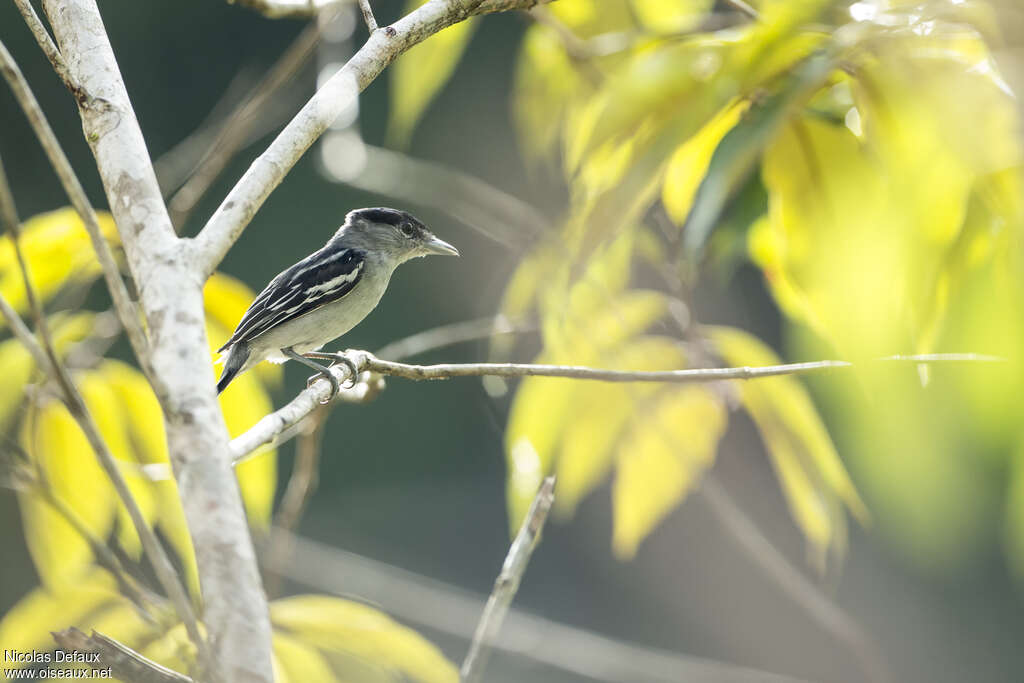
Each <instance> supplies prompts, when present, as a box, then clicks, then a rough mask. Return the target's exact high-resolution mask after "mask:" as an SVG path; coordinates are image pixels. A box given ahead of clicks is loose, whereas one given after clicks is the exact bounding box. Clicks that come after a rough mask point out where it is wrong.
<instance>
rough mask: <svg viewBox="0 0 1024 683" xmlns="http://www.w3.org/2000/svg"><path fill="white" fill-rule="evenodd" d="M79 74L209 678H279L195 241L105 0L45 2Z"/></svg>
mask: <svg viewBox="0 0 1024 683" xmlns="http://www.w3.org/2000/svg"><path fill="white" fill-rule="evenodd" d="M43 6H44V9H45V10H46V13H47V16H48V17H49V20H50V25H51V27H52V28H53V33H54V37H55V39H56V42H57V45H58V47H59V48H60V51H61V54H62V55H63V56H64V59H65V60H66V62H67V65H68V69H69V71H70V73H71V77H72V79H73V80H74V81H75V82H76V83H77V84H78V85H79V86H80V95H81V96H80V97H78V98H77V102H78V107H79V114H80V115H81V118H82V126H83V130H84V132H85V136H86V139H87V140H88V142H89V145H90V147H91V149H92V152H93V155H94V156H95V158H96V163H97V168H98V170H99V173H100V178H101V180H102V181H103V187H104V190H105V192H106V196H107V202H108V204H109V206H110V209H111V211H112V212H113V214H114V217H115V219H116V222H117V227H118V230H119V232H120V235H121V241H122V243H123V245H124V249H125V255H126V257H127V261H128V266H129V269H130V270H131V272H132V274H133V276H134V277H135V279H136V281H137V282H139V283H140V284H141V285H142V286H140V287H139V292H140V303H141V305H142V309H143V312H144V313H145V316H146V323H147V325H148V329H149V331H150V339H151V340H152V344H151V346H150V354H149V356H150V358H149V360H150V363H151V365H152V369H153V374H152V376H151V383H152V384H153V388H154V390H155V392H156V395H157V397H158V399H159V400H160V404H161V407H162V409H163V412H164V418H165V425H166V431H167V442H168V451H169V453H170V457H171V464H172V466H173V470H174V476H175V479H176V480H177V484H178V490H179V493H180V496H181V500H182V505H183V507H184V510H185V518H186V521H187V522H188V527H189V532H190V534H191V536H192V541H193V546H194V547H195V551H196V562H197V565H198V569H199V579H200V585H201V587H202V598H203V606H204V612H203V623H204V625H205V626H206V628H207V632H208V633H209V637H210V650H211V653H210V655H211V656H210V657H208V658H205V661H203V662H202V667H203V678H204V680H210V681H225V680H246V681H253V682H255V683H260V682H266V683H269V682H270V681H271V680H272V678H273V666H272V662H271V642H270V636H271V630H270V620H269V615H268V611H267V603H266V596H265V595H264V593H263V589H262V586H261V584H260V576H259V571H258V568H257V566H256V557H255V550H254V548H253V545H252V538H251V537H250V535H249V529H248V525H247V523H246V519H245V511H244V508H243V506H242V500H241V496H240V494H239V490H238V483H237V481H236V479H235V476H234V472H233V471H232V469H231V466H230V462H229V460H228V457H227V454H228V433H227V428H226V426H225V424H224V416H223V415H222V413H221V411H220V406H219V404H218V402H217V397H216V394H215V393H214V377H213V367H212V365H211V363H210V355H209V344H208V340H207V338H206V331H205V326H204V317H205V316H204V306H203V294H202V284H203V281H204V279H202V278H200V277H198V276H197V273H196V270H197V268H196V265H195V260H194V252H193V250H192V249H191V246H192V243H191V240H180V239H179V238H178V237H177V236H176V235H175V234H174V228H173V226H172V224H171V221H170V218H169V217H168V214H167V209H166V207H165V205H164V202H163V197H162V194H161V192H160V187H159V186H158V184H157V181H156V175H155V173H154V172H153V167H152V164H151V162H150V159H149V154H148V152H147V150H146V144H145V140H144V138H143V135H142V131H141V130H140V129H139V124H138V120H137V119H136V117H135V112H134V110H133V109H132V106H131V103H130V100H129V97H128V93H127V91H126V89H125V86H124V81H123V79H122V78H121V74H120V70H119V68H118V65H117V60H116V58H115V57H114V53H113V50H112V48H111V46H110V42H109V39H108V37H107V34H106V30H105V29H104V26H103V21H102V19H101V18H100V14H99V10H98V8H97V7H96V2H95V0H44V3H43Z"/></svg>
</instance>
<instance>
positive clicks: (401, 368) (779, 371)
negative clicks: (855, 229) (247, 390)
mask: <svg viewBox="0 0 1024 683" xmlns="http://www.w3.org/2000/svg"><path fill="white" fill-rule="evenodd" d="M347 354H348V355H349V357H352V356H353V355H355V356H356V357H357V360H356V366H357V367H358V368H359V369H360V371H369V372H375V373H378V374H381V375H390V376H392V377H401V378H403V379H411V380H414V381H419V380H439V379H452V378H454V377H482V376H485V375H489V376H493V377H565V378H568V379H585V380H593V381H598V382H668V383H690V382H715V381H721V380H729V379H755V378H758V377H773V376H775V375H803V374H808V373H812V372H821V371H824V370H835V369H837V368H848V367H852V364H851V363H848V362H846V361H840V360H820V361H812V362H808V363H788V364H785V365H771V366H766V367H737V368H698V369H689V370H661V371H639V372H637V371H631V370H604V369H601V368H591V367H586V366H581V365H536V364H531V363H445V364H440V365H407V364H405V363H395V362H393V361H386V360H380V359H379V358H376V357H374V356H373V355H371V354H369V353H367V352H365V351H361V352H347Z"/></svg>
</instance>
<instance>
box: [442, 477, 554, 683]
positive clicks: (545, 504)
mask: <svg viewBox="0 0 1024 683" xmlns="http://www.w3.org/2000/svg"><path fill="white" fill-rule="evenodd" d="M554 502H555V477H554V476H549V477H545V479H544V481H543V482H541V485H540V489H538V491H537V495H535V496H534V497H533V502H532V503H530V509H529V510H528V511H527V513H526V517H525V518H524V519H523V523H522V526H520V527H519V533H517V534H516V537H515V540H513V541H512V546H511V547H510V548H509V550H508V555H507V556H506V557H505V563H504V564H503V565H502V567H501V572H500V573H499V574H498V578H497V579H496V580H495V581H494V589H493V590H492V591H491V595H490V597H489V598H487V605H486V606H484V611H483V615H481V617H480V622H479V623H478V624H477V626H476V631H475V632H474V633H473V640H472V642H471V643H470V644H469V652H468V653H467V654H466V659H465V660H463V662H462V669H461V671H460V672H459V677H460V679H461V680H462V683H477V682H478V681H479V680H480V677H481V676H483V672H484V669H485V668H486V667H487V659H488V657H489V656H490V653H491V646H492V644H493V643H494V641H495V640H497V638H498V632H499V631H501V626H502V624H503V623H505V617H506V616H508V611H509V608H510V607H511V606H512V600H513V599H514V598H515V596H516V593H517V592H518V591H519V584H520V582H521V581H522V579H523V574H524V573H526V566H527V565H528V564H529V563H530V557H531V556H532V555H533V550H534V548H536V547H537V543H538V541H540V533H541V530H542V529H543V528H544V523H545V522H546V521H547V519H548V512H550V511H551V506H552V504H554Z"/></svg>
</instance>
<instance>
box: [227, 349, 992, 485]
mask: <svg viewBox="0 0 1024 683" xmlns="http://www.w3.org/2000/svg"><path fill="white" fill-rule="evenodd" d="M346 355H347V356H348V357H349V359H350V360H352V361H353V362H355V364H356V367H357V368H359V372H360V380H361V381H360V382H358V383H357V384H356V386H354V387H352V388H350V389H344V388H343V389H342V390H341V391H340V392H339V393H338V396H337V398H338V399H339V400H342V401H346V402H350V403H359V402H362V401H364V400H367V399H368V398H369V397H373V396H376V395H377V393H378V392H379V390H380V388H381V387H380V385H379V383H377V382H375V383H374V384H372V385H370V386H367V385H366V378H367V376H369V377H371V378H372V377H373V375H375V374H377V375H390V376H392V377H401V378H404V379H411V380H428V379H429V380H441V379H451V378H453V377H483V376H494V377H564V378H569V379H582V380H591V381H598V382H666V383H678V384H685V383H691V382H720V381H725V380H751V379H758V378H762V377H775V376H778V375H808V374H813V373H820V372H828V371H831V370H842V369H846V368H852V367H853V364H852V363H849V362H847V361H841V360H822V361H812V362H806V363H787V364H783V365H770V366H764V367H737V368H694V369H689V370H664V371H659V372H632V371H623V370H604V369H600V368H590V367H584V366H575V365H534V364H522V363H466V364H457V363H448V364H443V365H406V364H404V363H396V362H394V361H385V360H380V359H378V358H376V357H375V356H374V355H373V354H371V353H369V352H368V351H347V352H346ZM879 360H881V361H894V360H899V361H905V362H913V363H926V362H1001V361H1002V360H1003V359H1002V358H998V357H995V356H983V355H978V354H955V353H954V354H928V355H925V356H890V357H887V358H883V359H879ZM331 373H332V374H333V375H334V377H335V378H336V379H337V380H338V381H339V382H344V381H345V379H346V378H347V375H346V373H347V370H346V369H345V367H344V366H336V367H333V368H331ZM330 391H331V385H330V384H329V383H328V382H327V380H318V381H316V382H314V383H313V384H312V385H311V386H310V387H308V388H306V389H305V390H304V391H302V392H300V393H299V395H298V396H296V397H295V398H294V399H292V401H291V402H290V403H288V404H287V405H286V406H284V407H283V408H280V409H278V410H276V411H274V412H273V413H270V414H269V415H266V416H264V417H263V418H262V419H261V420H260V421H259V422H257V423H256V424H255V425H253V426H252V427H251V428H250V429H249V430H248V431H246V432H245V433H243V434H241V435H239V436H237V437H235V438H234V439H232V441H231V456H232V460H231V462H232V464H234V465H238V464H239V463H240V462H244V461H245V460H248V459H249V458H251V457H253V455H254V454H255V452H256V449H258V448H260V447H261V446H263V445H264V444H267V443H271V442H274V441H275V440H276V439H277V438H278V437H279V436H280V435H281V434H283V433H285V432H287V431H288V430H290V429H292V428H293V427H294V426H295V425H296V424H297V423H298V422H300V421H301V420H302V419H303V418H305V417H306V416H307V415H308V414H309V413H310V412H311V411H312V410H313V409H314V408H316V407H317V406H318V405H320V401H323V400H326V399H327V397H328V396H329V395H330Z"/></svg>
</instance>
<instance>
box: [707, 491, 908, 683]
mask: <svg viewBox="0 0 1024 683" xmlns="http://www.w3.org/2000/svg"><path fill="white" fill-rule="evenodd" d="M697 490H698V491H699V492H700V493H701V494H702V495H703V497H704V500H705V501H707V503H708V506H709V507H710V508H711V511H712V512H713V513H714V514H715V516H716V517H717V518H718V521H719V523H720V524H721V525H722V526H723V527H725V529H726V530H727V531H728V532H729V533H730V534H731V535H732V537H733V539H734V540H735V541H736V543H738V544H739V546H740V548H742V549H743V550H744V551H745V552H746V553H747V555H749V556H750V557H751V558H752V559H753V560H754V564H755V566H757V567H758V568H760V569H762V570H763V571H764V572H765V574H767V575H768V577H769V578H770V579H771V580H772V581H774V582H775V584H776V585H777V586H778V587H779V588H780V589H781V590H782V592H783V593H785V594H786V595H788V596H789V597H790V599H791V600H793V602H794V603H796V604H797V605H799V606H800V607H802V608H803V609H804V610H805V611H806V612H807V613H808V614H809V615H810V616H811V617H812V618H813V619H814V622H815V623H816V624H818V625H820V626H821V627H823V628H824V629H825V630H827V631H828V632H830V633H831V634H832V636H833V637H834V638H836V639H837V640H839V641H840V642H841V643H843V644H845V645H846V646H847V647H848V648H849V649H850V651H851V652H853V654H854V655H855V657H856V659H857V662H858V664H859V665H860V666H861V669H862V671H863V673H864V676H865V678H866V680H869V681H874V682H875V683H883V682H884V681H889V680H891V676H890V675H889V673H888V671H887V668H886V666H885V660H884V658H883V657H882V655H881V654H880V653H879V651H878V647H877V646H876V645H875V643H874V642H872V640H871V638H870V637H869V636H868V635H867V634H866V633H865V632H864V631H863V629H861V627H860V625H859V624H857V622H855V621H854V620H853V619H852V618H851V617H850V616H849V615H848V614H847V613H846V612H844V611H843V610H842V608H840V607H839V606H838V605H836V604H835V603H834V602H832V601H831V600H830V599H829V598H828V597H826V596H825V595H824V594H823V593H822V592H821V590H819V589H818V587H817V586H815V585H814V584H813V583H811V582H810V581H808V580H807V578H806V577H805V576H804V575H803V574H802V573H801V572H800V571H799V570H797V569H796V568H795V567H793V566H792V565H791V564H790V563H789V561H788V560H787V559H786V557H785V556H784V555H783V554H782V553H781V552H779V550H778V549H777V548H776V547H775V546H774V545H772V543H771V541H769V540H768V539H767V538H766V537H765V536H764V534H763V533H761V531H760V530H759V529H758V528H757V525H756V524H755V523H754V521H753V520H752V519H750V517H748V516H747V515H746V513H744V512H743V510H742V509H741V508H740V507H739V506H738V505H737V504H736V503H735V502H734V501H733V500H732V499H731V498H730V497H729V494H728V493H727V492H726V491H725V489H723V488H722V486H721V484H719V483H718V481H716V480H715V478H714V477H713V476H712V474H711V473H708V474H706V475H705V476H704V479H703V481H702V482H701V485H700V487H699V488H698V489H697Z"/></svg>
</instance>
